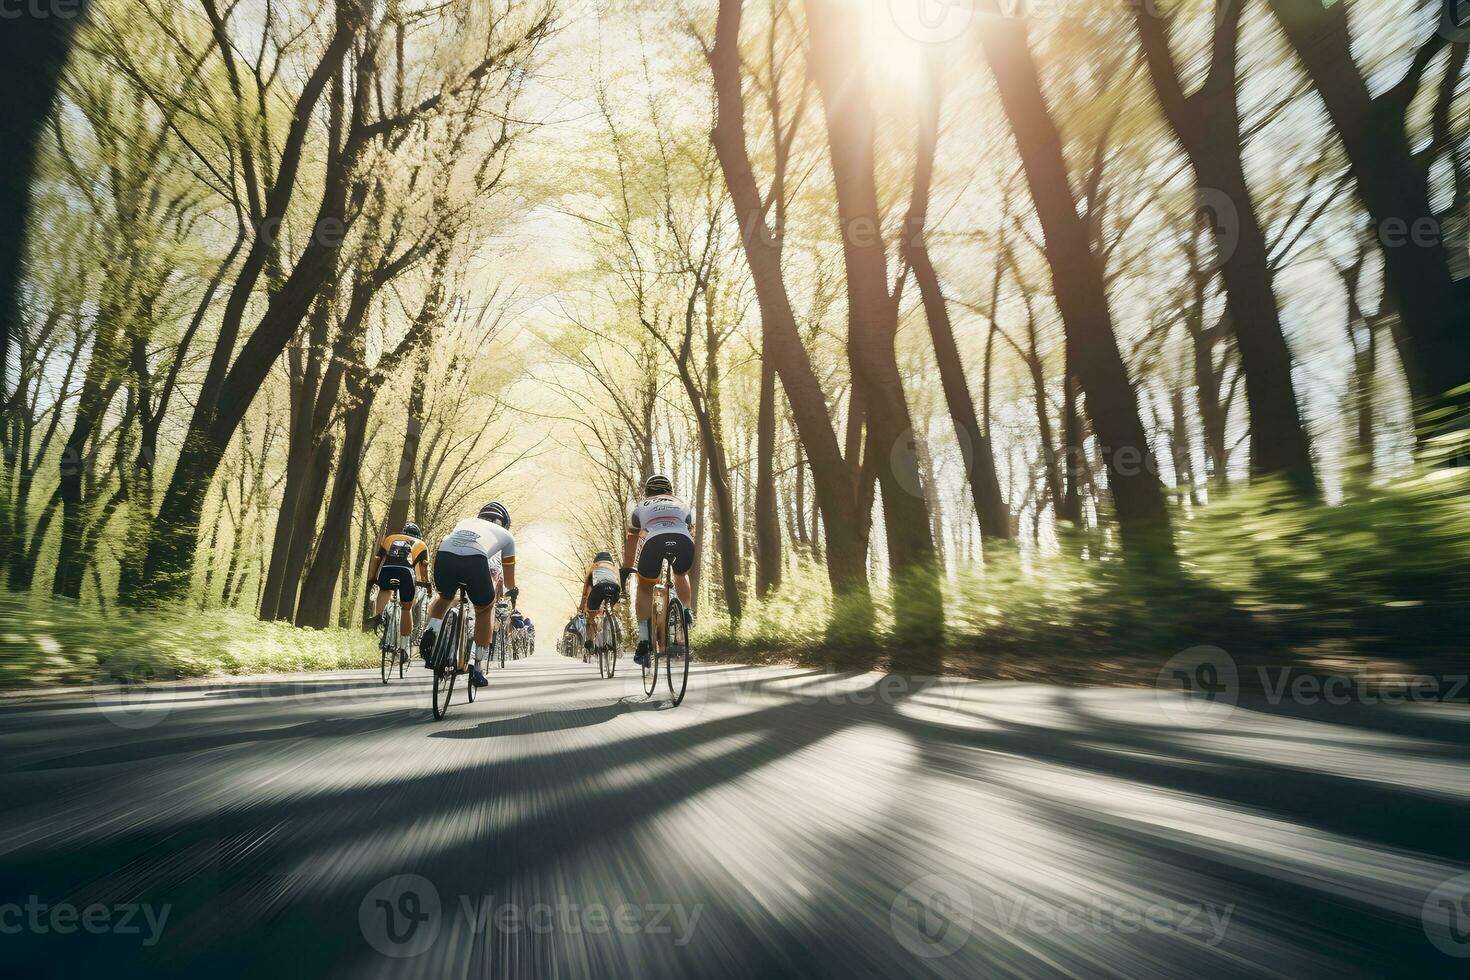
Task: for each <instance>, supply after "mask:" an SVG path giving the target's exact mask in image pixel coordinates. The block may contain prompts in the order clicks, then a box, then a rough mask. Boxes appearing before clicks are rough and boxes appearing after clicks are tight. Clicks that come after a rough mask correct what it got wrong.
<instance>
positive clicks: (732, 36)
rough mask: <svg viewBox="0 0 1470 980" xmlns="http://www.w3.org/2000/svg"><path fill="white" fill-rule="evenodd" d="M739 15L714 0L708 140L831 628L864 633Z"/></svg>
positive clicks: (841, 495) (851, 484)
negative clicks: (803, 473) (817, 522)
mask: <svg viewBox="0 0 1470 980" xmlns="http://www.w3.org/2000/svg"><path fill="white" fill-rule="evenodd" d="M743 12H744V11H743V4H742V2H741V0H720V10H719V17H718V21H717V25H716V32H715V43H714V46H713V48H711V49H710V51H709V52H708V58H709V63H710V67H711V69H712V71H713V74H714V83H715V93H716V97H717V101H718V117H717V121H716V123H715V127H714V131H713V133H712V139H713V141H714V145H715V150H716V153H717V154H718V156H719V159H720V167H721V170H722V171H723V173H724V176H725V183H726V186H727V187H728V189H729V191H730V198H731V200H732V202H733V203H734V207H735V212H736V216H737V219H738V222H739V226H740V229H741V244H742V247H743V248H744V251H745V256H746V260H747V262H748V264H749V266H750V271H751V279H752V281H753V283H754V286H755V292H756V305H757V307H758V308H759V310H760V317H761V330H762V337H763V339H764V340H765V343H766V349H768V350H769V352H770V353H771V355H772V357H773V359H774V361H775V366H776V372H777V375H778V376H779V377H780V379H781V386H782V388H784V389H785V391H786V398H787V401H788V402H789V403H790V405H791V414H792V417H793V418H794V419H795V421H796V425H797V429H798V431H799V433H800V436H801V441H802V444H803V445H804V446H805V447H806V452H807V456H808V458H809V459H810V461H811V467H812V479H813V483H814V485H815V491H816V503H817V505H818V507H819V508H820V510H821V513H822V515H823V521H822V527H823V532H824V533H825V535H826V545H827V547H826V552H827V574H828V577H829V579H830V581H831V583H832V589H833V592H834V593H835V594H836V596H837V597H838V599H839V605H840V607H841V608H840V611H839V612H838V614H837V616H836V617H834V620H833V622H832V623H831V627H832V630H831V631H829V632H830V634H831V635H832V638H833V639H844V638H862V637H866V636H868V635H869V634H870V633H871V630H872V624H873V608H872V603H871V598H870V595H869V591H868V576H867V567H866V566H867V562H866V558H867V550H868V547H867V540H866V538H864V537H859V536H857V535H854V534H852V529H853V528H855V527H860V526H862V525H863V521H862V517H861V514H860V513H859V507H858V499H857V495H856V493H855V485H856V474H855V473H854V471H853V467H852V466H851V465H850V464H849V463H848V461H847V460H845V459H844V458H843V455H842V449H841V447H840V446H839V445H838V441H837V435H836V432H835V431H834V430H833V427H832V417H831V415H830V413H829V412H828V409H827V399H826V396H825V394H824V393H823V392H822V387H821V383H820V382H819V381H818V379H817V374H816V371H815V370H814V368H813V367H812V362H811V357H810V355H809V354H808V353H807V350H806V348H805V346H804V345H803V343H802V339H801V333H800V331H799V330H798V329H797V325H796V315H795V313H794V311H793V310H792V306H791V298H790V295H789V294H788V293H787V290H786V282H785V278H784V276H783V273H782V269H781V244H780V238H779V236H778V235H777V234H775V233H774V232H773V231H772V229H771V227H770V225H769V224H768V223H767V220H766V213H767V208H766V204H765V202H764V201H763V200H762V197H761V192H760V189H759V187H758V186H757V185H756V181H755V174H754V172H753V170H752V169H751V163H750V155H749V151H748V149H747V147H746V142H745V99H744V93H743V90H742V81H741V75H740V50H739V47H740V23H741V19H742V15H743ZM838 634H841V635H840V636H839V635H838Z"/></svg>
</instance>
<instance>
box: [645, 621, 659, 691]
mask: <svg viewBox="0 0 1470 980" xmlns="http://www.w3.org/2000/svg"><path fill="white" fill-rule="evenodd" d="M650 632H652V631H650ZM658 653H659V651H658V637H657V636H654V637H653V644H652V645H651V646H650V647H649V650H648V663H646V664H644V665H643V693H644V694H647V695H648V696H649V697H653V692H654V691H656V690H658Z"/></svg>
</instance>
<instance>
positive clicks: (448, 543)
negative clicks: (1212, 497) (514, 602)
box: [439, 517, 516, 565]
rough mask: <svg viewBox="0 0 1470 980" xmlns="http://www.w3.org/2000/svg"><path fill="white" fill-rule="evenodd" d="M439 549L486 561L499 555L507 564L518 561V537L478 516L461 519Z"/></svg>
mask: <svg viewBox="0 0 1470 980" xmlns="http://www.w3.org/2000/svg"><path fill="white" fill-rule="evenodd" d="M439 550H440V551H441V552H447V553H448V554H451V555H463V556H465V557H468V558H473V557H475V556H479V557H481V558H484V559H485V560H486V561H490V560H492V559H494V558H495V557H497V556H499V558H500V560H501V561H502V562H504V563H505V564H506V565H514V564H515V561H516V539H515V538H513V537H511V534H510V532H509V531H507V530H506V529H505V528H503V527H501V526H500V525H499V524H492V523H491V522H490V521H482V520H480V519H479V518H478V517H471V518H468V519H466V520H463V521H460V522H459V524H458V525H457V526H456V527H455V528H454V530H453V531H451V532H449V537H447V538H445V539H444V540H443V541H442V542H441V543H440V545H439Z"/></svg>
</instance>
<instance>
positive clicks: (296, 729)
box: [15, 711, 412, 772]
mask: <svg viewBox="0 0 1470 980" xmlns="http://www.w3.org/2000/svg"><path fill="white" fill-rule="evenodd" d="M411 713H412V712H408V711H384V712H380V713H378V714H375V715H370V716H368V717H366V718H341V719H332V720H324V721H309V722H303V723H301V724H299V725H288V726H286V727H284V728H266V729H257V730H254V731H246V732H234V733H229V734H221V735H210V736H194V735H189V736H178V737H175V738H162V739H152V740H149V741H144V742H136V743H128V744H123V745H116V746H111V747H108V748H96V749H89V750H88V751H86V752H78V753H75V754H72V755H64V756H60V757H57V758H52V759H46V760H44V761H42V762H35V763H31V764H29V765H25V766H21V767H19V769H17V770H15V771H18V772H45V771H47V770H52V769H83V768H92V767H96V766H113V765H128V764H130V763H135V762H148V761H152V760H155V759H160V758H164V757H166V756H173V755H181V754H184V753H196V752H209V751H213V750H215V749H224V748H240V747H241V746H245V745H251V744H256V743H269V742H285V741H292V740H295V739H303V738H345V737H349V736H353V735H366V734H368V733H370V732H377V731H382V730H383V729H385V728H387V727H389V726H390V725H394V724H402V723H403V722H404V721H406V720H407V716H408V715H410V714H411Z"/></svg>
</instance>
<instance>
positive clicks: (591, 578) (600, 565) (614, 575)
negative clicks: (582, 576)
mask: <svg viewBox="0 0 1470 980" xmlns="http://www.w3.org/2000/svg"><path fill="white" fill-rule="evenodd" d="M618 584H620V583H619V580H618V566H617V565H616V564H615V563H613V562H611V561H595V562H593V563H592V567H591V568H589V569H587V587H588V588H595V587H597V586H599V585H613V586H616V585H618Z"/></svg>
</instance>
